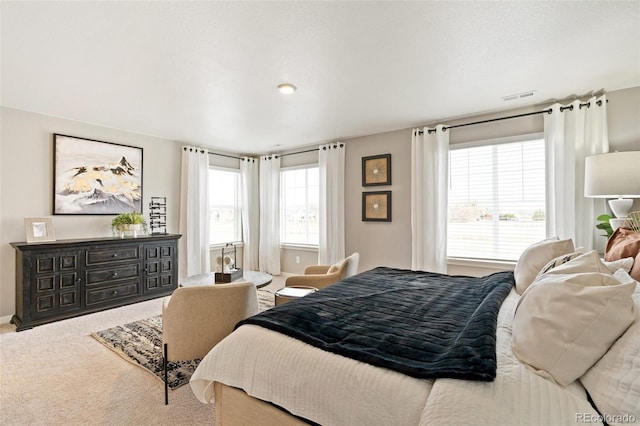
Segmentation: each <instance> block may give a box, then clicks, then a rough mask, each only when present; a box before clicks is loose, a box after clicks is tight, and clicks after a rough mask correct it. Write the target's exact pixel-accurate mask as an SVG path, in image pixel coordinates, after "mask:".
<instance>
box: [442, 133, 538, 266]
mask: <svg viewBox="0 0 640 426" xmlns="http://www.w3.org/2000/svg"><path fill="white" fill-rule="evenodd" d="M533 137H536V139H535V140H532V138H533ZM467 146H468V145H467ZM449 173H450V176H449V180H450V187H449V207H448V209H449V211H448V229H447V255H448V256H449V257H463V258H476V259H494V260H517V259H518V257H519V255H520V253H522V251H523V250H524V249H525V248H527V247H528V246H529V245H530V244H532V243H534V242H537V241H540V240H542V239H544V238H545V149H544V140H543V139H540V138H537V135H536V136H532V137H531V138H529V139H528V140H524V141H522V140H521V141H518V142H507V143H498V144H496V143H495V142H494V143H493V144H491V145H486V144H485V145H481V146H478V145H477V144H476V146H473V147H466V148H465V147H462V148H456V147H455V145H452V146H451V151H450V152H449Z"/></svg>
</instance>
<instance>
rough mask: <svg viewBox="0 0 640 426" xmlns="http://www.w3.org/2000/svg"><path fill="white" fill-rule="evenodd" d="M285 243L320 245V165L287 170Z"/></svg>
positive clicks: (284, 177)
mask: <svg viewBox="0 0 640 426" xmlns="http://www.w3.org/2000/svg"><path fill="white" fill-rule="evenodd" d="M280 173H281V174H280V178H281V185H282V209H281V212H282V213H281V214H282V218H281V232H282V235H281V242H282V243H283V244H298V245H312V246H317V245H318V244H319V240H320V225H319V221H318V208H319V202H320V186H319V169H318V166H311V167H309V166H307V167H302V168H292V169H283V170H282V171H281V172H280Z"/></svg>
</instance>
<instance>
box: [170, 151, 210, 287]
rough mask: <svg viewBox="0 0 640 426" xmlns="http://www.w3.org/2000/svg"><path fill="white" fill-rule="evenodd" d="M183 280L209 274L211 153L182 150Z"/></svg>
mask: <svg viewBox="0 0 640 426" xmlns="http://www.w3.org/2000/svg"><path fill="white" fill-rule="evenodd" d="M180 183H181V186H180V233H181V234H182V238H180V240H179V241H180V244H179V247H180V248H179V250H178V255H179V259H180V260H179V267H178V274H179V277H180V278H184V277H186V276H191V275H196V274H203V273H205V272H209V152H208V151H207V150H206V149H203V148H199V147H192V146H184V147H182V173H181V182H180Z"/></svg>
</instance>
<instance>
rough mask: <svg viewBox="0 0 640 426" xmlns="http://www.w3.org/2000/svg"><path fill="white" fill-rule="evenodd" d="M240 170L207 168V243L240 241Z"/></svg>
mask: <svg viewBox="0 0 640 426" xmlns="http://www.w3.org/2000/svg"><path fill="white" fill-rule="evenodd" d="M240 215H241V209H240V171H239V170H234V169H221V168H214V167H211V168H209V244H224V243H229V242H235V241H242V219H241V216H240Z"/></svg>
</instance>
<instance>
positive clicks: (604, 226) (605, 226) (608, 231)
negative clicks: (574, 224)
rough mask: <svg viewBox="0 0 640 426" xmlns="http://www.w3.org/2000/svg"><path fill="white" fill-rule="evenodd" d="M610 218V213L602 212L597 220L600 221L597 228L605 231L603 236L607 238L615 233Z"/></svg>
mask: <svg viewBox="0 0 640 426" xmlns="http://www.w3.org/2000/svg"><path fill="white" fill-rule="evenodd" d="M609 219H611V216H610V215H608V214H601V215H600V216H598V217H597V218H596V220H597V221H598V222H600V223H599V224H597V225H596V228H598V229H600V230H602V231H604V232H605V233H604V234H602V236H603V237H607V238H610V237H611V235H613V228H612V227H611V224H610V223H609Z"/></svg>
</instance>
